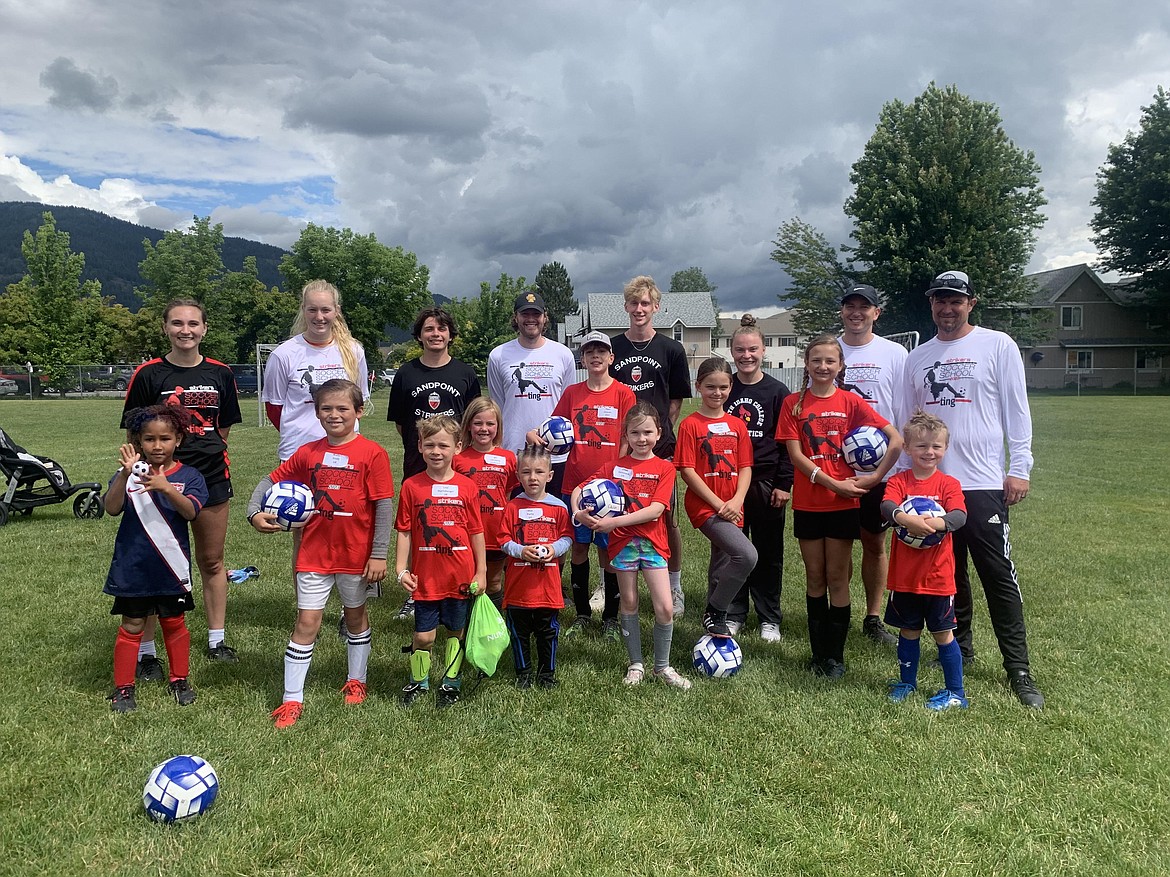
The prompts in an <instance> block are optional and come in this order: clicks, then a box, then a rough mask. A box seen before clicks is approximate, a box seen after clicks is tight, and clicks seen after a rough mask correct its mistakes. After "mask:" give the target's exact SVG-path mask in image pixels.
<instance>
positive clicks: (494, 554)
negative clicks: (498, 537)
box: [483, 548, 508, 563]
mask: <svg viewBox="0 0 1170 877" xmlns="http://www.w3.org/2000/svg"><path fill="white" fill-rule="evenodd" d="M483 557H484V560H486V561H487V562H488V563H503V562H504V561H505V560H507V559H508V555H506V554H504V552H502V551H492V549H490V548H489V549H488V550H487V551H485V552H484V553H483Z"/></svg>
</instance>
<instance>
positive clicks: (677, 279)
mask: <svg viewBox="0 0 1170 877" xmlns="http://www.w3.org/2000/svg"><path fill="white" fill-rule="evenodd" d="M716 289H718V287H717V286H715V284H714V283H712V282H711V281H710V280H708V279H707V275H706V273H705V272H704V271H703V269H702V268H700V267H698V266H697V265H692V266H691V267H690V268H684V269H683V270H681V271H675V272H674V274H672V275H670V291H671V292H706V293H710V295H711V307H712V308H714V310H715V327H714V328H713V329H712V330H711V340H712V342H714V340H715V336H716V335H718V334H719V299H717V298H716V297H715V290H716Z"/></svg>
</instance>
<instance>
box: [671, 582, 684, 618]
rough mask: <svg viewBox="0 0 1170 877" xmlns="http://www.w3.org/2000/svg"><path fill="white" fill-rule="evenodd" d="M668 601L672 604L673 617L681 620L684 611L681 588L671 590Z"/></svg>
mask: <svg viewBox="0 0 1170 877" xmlns="http://www.w3.org/2000/svg"><path fill="white" fill-rule="evenodd" d="M670 601H671V602H672V603H673V604H674V617H675V618H682V617H683V612H684V611H685V610H686V598H684V597H683V592H682V588H678V589H674V588H672V589H671V591H670Z"/></svg>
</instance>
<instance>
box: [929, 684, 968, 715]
mask: <svg viewBox="0 0 1170 877" xmlns="http://www.w3.org/2000/svg"><path fill="white" fill-rule="evenodd" d="M926 708H927V709H928V710H934V711H935V712H936V713H941V712H942V711H943V710H951V709H962V710H965V709H966V708H967V698H965V697H963V695H961V694H955V693H954V692H953V691H948V690H947V689H945V688H944V689H943V690H942V691H940V692H938V693H937V694H935V695H933V696H931V697H929V698H927V700H926Z"/></svg>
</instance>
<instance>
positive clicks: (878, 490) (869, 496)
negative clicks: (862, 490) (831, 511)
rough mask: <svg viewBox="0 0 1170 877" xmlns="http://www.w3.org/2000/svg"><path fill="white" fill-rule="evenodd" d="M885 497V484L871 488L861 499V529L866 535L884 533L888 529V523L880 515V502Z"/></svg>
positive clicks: (859, 510)
mask: <svg viewBox="0 0 1170 877" xmlns="http://www.w3.org/2000/svg"><path fill="white" fill-rule="evenodd" d="M885 496H886V482H884V481H883V482H882V483H881V484H879V485H877V486H876V487H871V488H870V489H869V490H868V491H866V494H865V496H863V497H862V498H861V508H859V509H858V510H857V511H858V512H860V524H861V529H863V530H865V531H866V532H867V533H884V532H885V531H886V530H887V529H889V526H890V522H889V521H887V520H886V516H885V515H883V514H882V500H883V499H884V498H885Z"/></svg>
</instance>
